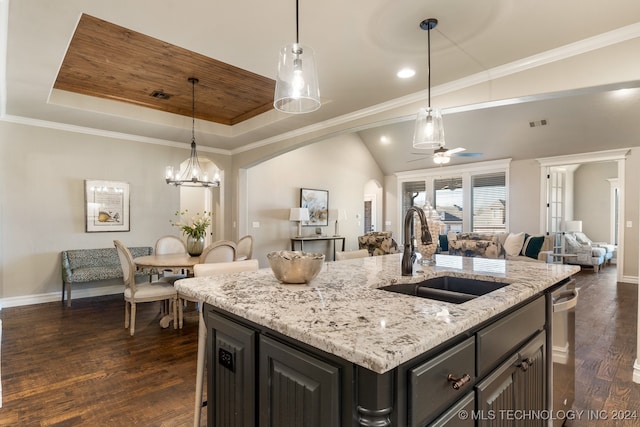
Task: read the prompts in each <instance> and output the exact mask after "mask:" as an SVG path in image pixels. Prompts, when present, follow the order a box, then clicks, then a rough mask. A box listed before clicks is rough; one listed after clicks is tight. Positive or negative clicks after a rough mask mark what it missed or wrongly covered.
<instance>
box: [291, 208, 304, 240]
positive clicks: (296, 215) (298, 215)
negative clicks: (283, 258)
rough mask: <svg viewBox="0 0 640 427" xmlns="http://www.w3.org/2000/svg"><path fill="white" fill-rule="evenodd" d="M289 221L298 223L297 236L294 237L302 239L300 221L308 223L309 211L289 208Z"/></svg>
mask: <svg viewBox="0 0 640 427" xmlns="http://www.w3.org/2000/svg"><path fill="white" fill-rule="evenodd" d="M289 221H298V235H297V236H296V237H302V221H309V209H307V208H291V210H290V211H289Z"/></svg>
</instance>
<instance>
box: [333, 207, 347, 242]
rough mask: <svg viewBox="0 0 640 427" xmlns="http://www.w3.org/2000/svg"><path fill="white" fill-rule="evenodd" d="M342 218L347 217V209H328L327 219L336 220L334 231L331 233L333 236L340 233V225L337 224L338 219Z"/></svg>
mask: <svg viewBox="0 0 640 427" xmlns="http://www.w3.org/2000/svg"><path fill="white" fill-rule="evenodd" d="M342 219H347V211H345V210H344V209H330V210H329V221H335V222H336V228H335V232H334V234H333V236H334V237H335V236H339V235H340V226H339V225H338V224H339V222H340V220H342Z"/></svg>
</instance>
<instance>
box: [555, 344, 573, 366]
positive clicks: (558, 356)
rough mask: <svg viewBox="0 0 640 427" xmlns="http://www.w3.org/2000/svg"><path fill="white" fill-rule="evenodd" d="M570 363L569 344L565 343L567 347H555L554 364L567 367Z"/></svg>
mask: <svg viewBox="0 0 640 427" xmlns="http://www.w3.org/2000/svg"><path fill="white" fill-rule="evenodd" d="M568 361H569V343H565V345H564V346H562V347H560V346H557V345H554V346H553V363H559V364H561V365H566V364H567V362H568Z"/></svg>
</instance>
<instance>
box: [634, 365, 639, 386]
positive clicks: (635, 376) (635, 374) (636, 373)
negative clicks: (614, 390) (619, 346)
mask: <svg viewBox="0 0 640 427" xmlns="http://www.w3.org/2000/svg"><path fill="white" fill-rule="evenodd" d="M633 382H634V383H638V384H640V359H636V361H635V363H634V364H633Z"/></svg>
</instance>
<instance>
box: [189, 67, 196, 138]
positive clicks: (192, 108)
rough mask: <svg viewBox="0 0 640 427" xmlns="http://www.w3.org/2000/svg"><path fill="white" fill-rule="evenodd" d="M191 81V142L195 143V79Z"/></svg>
mask: <svg viewBox="0 0 640 427" xmlns="http://www.w3.org/2000/svg"><path fill="white" fill-rule="evenodd" d="M190 80H191V142H192V143H194V142H196V79H194V78H192V79H190Z"/></svg>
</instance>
